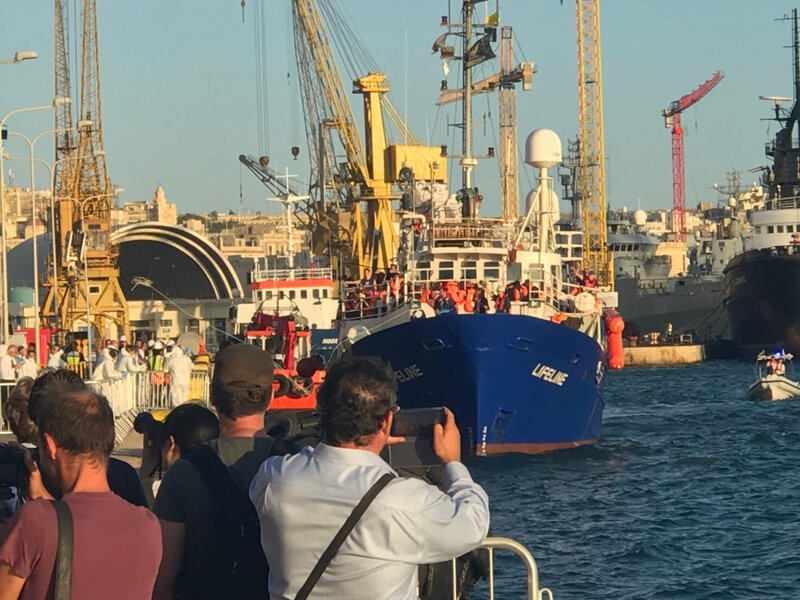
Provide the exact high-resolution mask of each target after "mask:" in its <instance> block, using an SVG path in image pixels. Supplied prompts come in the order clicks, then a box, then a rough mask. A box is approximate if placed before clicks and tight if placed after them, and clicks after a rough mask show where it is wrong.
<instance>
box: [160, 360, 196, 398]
mask: <svg viewBox="0 0 800 600" xmlns="http://www.w3.org/2000/svg"><path fill="white" fill-rule="evenodd" d="M193 367H194V363H193V362H192V359H191V358H189V357H188V356H186V354H184V352H183V348H181V347H180V346H176V347H175V349H174V350H173V351H172V356H170V358H169V362H168V363H167V366H166V368H165V371H166V372H167V373H169V395H170V401H171V402H172V406H180V405H181V404H183V403H184V402H188V401H189V381H190V379H191V377H192V368H193Z"/></svg>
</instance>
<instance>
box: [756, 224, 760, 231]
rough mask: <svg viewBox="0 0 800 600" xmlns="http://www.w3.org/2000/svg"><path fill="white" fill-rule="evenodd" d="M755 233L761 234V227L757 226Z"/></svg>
mask: <svg viewBox="0 0 800 600" xmlns="http://www.w3.org/2000/svg"><path fill="white" fill-rule="evenodd" d="M756 233H761V225H759V226H758V227H756Z"/></svg>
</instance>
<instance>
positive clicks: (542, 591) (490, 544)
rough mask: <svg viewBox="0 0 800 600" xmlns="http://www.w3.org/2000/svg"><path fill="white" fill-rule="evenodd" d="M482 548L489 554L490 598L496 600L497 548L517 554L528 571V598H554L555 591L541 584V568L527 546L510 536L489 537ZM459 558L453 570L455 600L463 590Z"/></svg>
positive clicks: (535, 599)
mask: <svg viewBox="0 0 800 600" xmlns="http://www.w3.org/2000/svg"><path fill="white" fill-rule="evenodd" d="M480 548H481V549H485V550H486V551H487V552H488V555H489V573H488V586H489V596H488V598H489V600H494V597H495V593H494V591H495V578H494V554H495V550H505V551H509V552H511V553H513V554H515V555H516V556H517V557H518V558H519V559H520V560H521V561H522V565H523V566H524V567H525V571H526V588H525V589H526V595H525V597H526V598H527V599H528V600H544V599H545V598H546V599H547V600H553V592H551V591H550V590H549V589H548V588H544V587H540V586H539V570H538V569H537V567H536V560H535V559H534V558H533V555H532V554H531V553H530V550H528V549H527V548H526V547H525V546H523V545H522V544H520V543H519V542H517V541H516V540H512V539H509V538H502V537H488V538H486V539H485V540H484V542H483V543H482V544H481V545H480ZM457 566H458V565H457V560H456V559H453V561H452V570H453V600H458V599H459V598H461V592H462V590H460V589H458V577H457Z"/></svg>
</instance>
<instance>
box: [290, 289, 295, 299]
mask: <svg viewBox="0 0 800 600" xmlns="http://www.w3.org/2000/svg"><path fill="white" fill-rule="evenodd" d="M294 296H295V291H294V290H291V291H290V292H289V299H290V300H294Z"/></svg>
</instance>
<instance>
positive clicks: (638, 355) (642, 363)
mask: <svg viewBox="0 0 800 600" xmlns="http://www.w3.org/2000/svg"><path fill="white" fill-rule="evenodd" d="M623 351H624V356H625V366H626V367H654V366H667V365H690V364H694V363H699V362H703V361H704V360H706V349H705V346H703V345H701V344H680V345H670V346H667V345H664V346H633V347H627V348H624V349H623Z"/></svg>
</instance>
